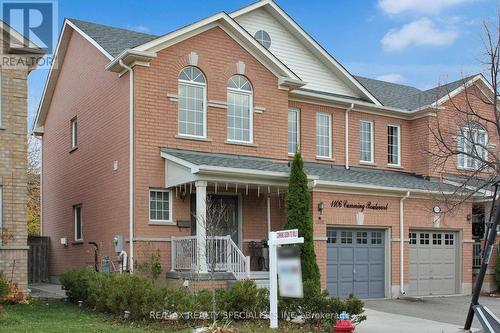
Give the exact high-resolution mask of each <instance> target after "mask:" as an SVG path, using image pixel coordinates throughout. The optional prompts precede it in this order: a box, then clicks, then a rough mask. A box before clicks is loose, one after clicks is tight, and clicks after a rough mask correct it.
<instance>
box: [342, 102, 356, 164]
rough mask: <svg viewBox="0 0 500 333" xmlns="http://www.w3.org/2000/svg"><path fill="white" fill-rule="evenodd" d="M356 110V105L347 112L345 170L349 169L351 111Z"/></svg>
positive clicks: (352, 104) (352, 105)
mask: <svg viewBox="0 0 500 333" xmlns="http://www.w3.org/2000/svg"><path fill="white" fill-rule="evenodd" d="M352 109H354V103H351V106H350V107H349V108H347V109H346V110H345V130H344V132H345V139H344V141H345V168H346V169H347V170H348V169H349V111H351V110H352Z"/></svg>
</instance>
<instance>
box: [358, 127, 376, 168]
mask: <svg viewBox="0 0 500 333" xmlns="http://www.w3.org/2000/svg"><path fill="white" fill-rule="evenodd" d="M359 123H360V124H359V132H360V133H359V162H360V163H374V161H375V156H374V155H375V148H374V147H375V145H374V142H373V139H374V133H373V132H374V126H373V121H371V120H365V119H361V120H360V121H359ZM363 123H365V124H369V125H370V159H369V160H363V159H362V156H363V154H362V152H361V145H362V141H361V131H362V129H363V125H362V124H363Z"/></svg>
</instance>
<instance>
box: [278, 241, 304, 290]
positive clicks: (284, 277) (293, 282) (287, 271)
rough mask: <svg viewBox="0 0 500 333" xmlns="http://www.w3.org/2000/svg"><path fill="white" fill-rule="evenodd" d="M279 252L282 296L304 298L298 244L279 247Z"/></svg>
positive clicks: (279, 276)
mask: <svg viewBox="0 0 500 333" xmlns="http://www.w3.org/2000/svg"><path fill="white" fill-rule="evenodd" d="M292 237H294V236H292ZM277 252H278V284H279V292H280V295H281V296H282V297H292V298H303V297H304V291H303V288H302V269H301V267H300V248H299V247H298V246H285V247H279V248H278V249H277Z"/></svg>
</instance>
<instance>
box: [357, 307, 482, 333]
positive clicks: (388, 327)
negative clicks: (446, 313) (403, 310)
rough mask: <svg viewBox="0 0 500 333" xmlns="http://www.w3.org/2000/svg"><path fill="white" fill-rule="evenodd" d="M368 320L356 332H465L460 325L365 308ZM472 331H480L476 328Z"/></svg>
mask: <svg viewBox="0 0 500 333" xmlns="http://www.w3.org/2000/svg"><path fill="white" fill-rule="evenodd" d="M365 310H366V311H365V313H366V316H367V320H365V321H364V322H362V323H361V324H359V325H358V326H357V327H356V330H355V332H356V333H381V332H391V333H458V332H464V330H463V328H462V327H460V326H459V325H455V324H448V323H443V322H439V321H434V320H427V319H422V318H416V317H410V316H405V315H400V314H393V313H387V312H380V311H376V310H372V309H365ZM472 332H480V330H479V329H474V330H472Z"/></svg>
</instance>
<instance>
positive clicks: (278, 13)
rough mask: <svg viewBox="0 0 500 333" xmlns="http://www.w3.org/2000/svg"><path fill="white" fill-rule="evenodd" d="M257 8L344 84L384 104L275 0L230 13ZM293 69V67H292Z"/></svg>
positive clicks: (377, 102)
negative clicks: (262, 10)
mask: <svg viewBox="0 0 500 333" xmlns="http://www.w3.org/2000/svg"><path fill="white" fill-rule="evenodd" d="M257 9H265V10H266V11H268V12H269V13H271V15H272V16H274V17H275V18H276V20H278V21H279V22H280V23H281V24H283V25H284V26H285V27H286V29H287V30H288V31H289V32H290V33H291V34H293V35H294V36H296V37H297V38H298V39H299V41H300V42H301V43H302V44H303V45H304V46H305V48H307V49H308V50H310V51H311V52H312V53H313V55H314V56H316V57H317V58H318V59H319V60H320V61H321V62H322V63H324V64H325V65H326V66H327V69H328V70H330V71H331V72H333V73H334V74H335V75H336V76H338V77H339V78H340V79H341V80H342V81H343V82H344V84H346V85H347V86H348V87H350V88H351V89H353V90H354V91H356V92H358V93H360V95H361V96H363V97H364V98H365V99H366V100H368V101H369V102H371V103H373V104H375V105H378V106H380V105H382V104H381V103H380V101H378V100H377V98H376V97H375V96H373V94H371V92H370V91H368V90H367V89H366V88H365V87H364V86H363V85H361V84H360V83H359V82H358V81H357V80H356V79H355V78H354V76H352V74H351V73H349V71H348V70H347V69H346V68H345V67H344V66H342V64H340V63H339V62H338V61H337V60H336V59H335V58H334V57H333V56H332V55H331V54H330V53H329V52H328V51H327V50H325V49H324V48H323V47H322V46H321V45H320V44H319V43H318V42H317V41H316V40H315V39H314V38H313V37H311V35H309V34H308V33H307V32H306V31H305V30H304V29H302V27H301V26H300V25H299V24H298V23H297V22H296V21H295V20H294V19H293V18H292V17H290V16H289V15H288V14H287V13H286V12H285V11H284V10H283V9H282V8H281V7H280V6H278V5H277V4H276V3H275V2H274V1H273V0H261V1H257V2H255V3H253V4H251V5H249V6H246V7H244V8H242V9H240V10H237V11H234V12H232V13H231V14H230V16H231V17H232V18H235V19H237V18H238V17H240V16H243V15H245V14H247V13H249V12H252V11H255V10H257ZM292 69H293V68H292Z"/></svg>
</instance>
